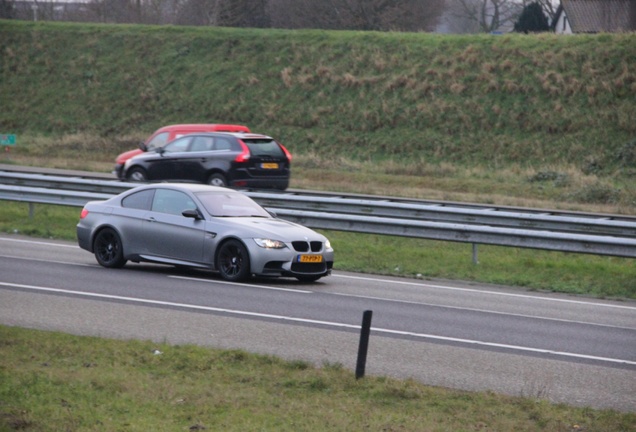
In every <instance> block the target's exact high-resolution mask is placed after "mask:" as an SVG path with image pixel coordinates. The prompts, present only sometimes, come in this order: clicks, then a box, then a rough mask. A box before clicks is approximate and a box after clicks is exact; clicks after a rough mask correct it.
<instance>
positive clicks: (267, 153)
mask: <svg viewBox="0 0 636 432" xmlns="http://www.w3.org/2000/svg"><path fill="white" fill-rule="evenodd" d="M290 165H291V154H290V153H289V152H288V151H287V149H286V148H285V147H284V146H283V145H282V144H280V143H279V142H277V141H275V140H274V139H273V138H272V137H269V136H266V135H260V134H253V133H229V132H210V133H193V134H189V135H185V136H183V137H181V138H177V139H175V140H174V141H171V142H169V143H168V144H166V145H165V146H163V147H159V148H156V149H154V150H152V151H149V152H145V153H142V154H140V155H137V156H135V157H133V158H131V159H129V160H127V161H126V163H125V165H124V177H125V178H126V180H128V181H131V182H148V181H151V182H152V181H168V180H169V181H185V182H195V183H207V184H209V185H213V186H226V187H237V188H254V189H280V190H285V189H287V187H288V186H289V178H290Z"/></svg>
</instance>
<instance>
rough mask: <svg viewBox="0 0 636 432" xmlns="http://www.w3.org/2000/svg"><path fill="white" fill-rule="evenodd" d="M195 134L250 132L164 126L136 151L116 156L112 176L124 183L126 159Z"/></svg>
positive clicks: (224, 127)
mask: <svg viewBox="0 0 636 432" xmlns="http://www.w3.org/2000/svg"><path fill="white" fill-rule="evenodd" d="M195 132H250V129H249V128H248V127H247V126H243V125H233V124H216V123H211V124H205V123H197V124H176V125H170V126H164V127H162V128H159V129H157V130H156V131H155V133H153V134H152V135H150V137H149V138H148V139H147V140H146V141H145V142H141V143H140V144H139V148H138V149H135V150H130V151H127V152H124V153H122V154H120V155H119V156H117V158H116V159H115V168H114V169H113V174H115V175H116V176H117V178H118V179H120V180H122V181H125V180H126V177H125V175H124V164H125V163H126V161H127V160H128V159H130V158H132V157H133V156H137V155H138V154H141V153H143V152H145V151H148V150H153V149H155V148H158V147H163V146H164V145H166V144H167V143H169V142H170V141H172V140H174V139H175V138H179V137H181V136H183V135H187V134H191V133H195Z"/></svg>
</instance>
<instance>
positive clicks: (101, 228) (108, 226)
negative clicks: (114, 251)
mask: <svg viewBox="0 0 636 432" xmlns="http://www.w3.org/2000/svg"><path fill="white" fill-rule="evenodd" d="M105 229H111V230H113V231H115V233H116V234H117V235H118V236H119V240H121V242H122V244H121V247H122V251H124V252H125V248H124V241H123V236H122V235H121V232H120V231H119V230H118V229H117V228H115V227H114V226H113V225H111V224H104V225H100V226H98V227H97V228H95V229H94V230H93V232H92V233H91V238H90V246H91V250H90V252H95V239H96V238H97V235H98V234H99V233H100V232H102V231H104V230H105ZM125 255H126V254H124V256H125Z"/></svg>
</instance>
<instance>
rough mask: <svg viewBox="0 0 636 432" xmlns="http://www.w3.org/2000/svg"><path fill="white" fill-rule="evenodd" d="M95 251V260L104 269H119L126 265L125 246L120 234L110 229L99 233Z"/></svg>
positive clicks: (94, 244) (94, 247)
mask: <svg viewBox="0 0 636 432" xmlns="http://www.w3.org/2000/svg"><path fill="white" fill-rule="evenodd" d="M93 250H94V251H95V259H96V260H97V262H98V263H99V264H100V265H102V266H104V267H108V268H119V267H123V266H124V265H125V264H126V259H124V246H123V244H122V242H121V239H120V238H119V234H117V233H116V232H115V231H114V230H112V229H110V228H104V229H103V230H101V231H100V232H99V233H97V236H96V237H95V241H94V243H93Z"/></svg>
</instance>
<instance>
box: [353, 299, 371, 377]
mask: <svg viewBox="0 0 636 432" xmlns="http://www.w3.org/2000/svg"><path fill="white" fill-rule="evenodd" d="M372 316H373V311H370V310H367V311H364V313H363V314H362V327H361V328H360V345H359V346H358V363H357V364H356V379H360V378H362V377H364V369H365V368H366V365H367V351H368V350H369V334H370V333H371V317H372Z"/></svg>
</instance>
